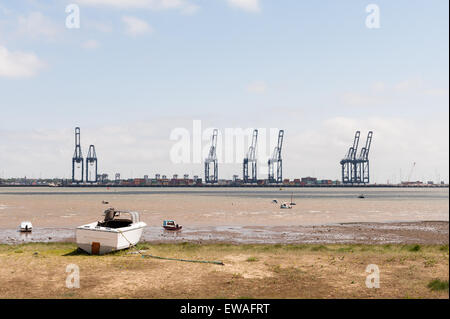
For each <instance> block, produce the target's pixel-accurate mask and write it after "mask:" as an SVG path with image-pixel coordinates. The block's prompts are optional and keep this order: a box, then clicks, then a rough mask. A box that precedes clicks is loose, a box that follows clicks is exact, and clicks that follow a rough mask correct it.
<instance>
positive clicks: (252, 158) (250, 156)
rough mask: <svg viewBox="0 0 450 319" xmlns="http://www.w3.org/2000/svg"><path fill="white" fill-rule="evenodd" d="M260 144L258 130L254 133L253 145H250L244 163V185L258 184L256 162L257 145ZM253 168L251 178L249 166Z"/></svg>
mask: <svg viewBox="0 0 450 319" xmlns="http://www.w3.org/2000/svg"><path fill="white" fill-rule="evenodd" d="M257 142H258V130H254V131H253V136H252V144H251V145H250V147H249V149H248V152H247V156H246V157H245V158H244V163H243V171H244V172H243V179H244V183H256V182H257V160H256V143H257ZM249 163H250V166H251V174H252V175H251V177H250V176H249V171H248V166H249Z"/></svg>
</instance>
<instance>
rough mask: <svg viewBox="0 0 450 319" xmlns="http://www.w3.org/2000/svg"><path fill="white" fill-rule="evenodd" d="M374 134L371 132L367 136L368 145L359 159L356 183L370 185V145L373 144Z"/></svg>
mask: <svg viewBox="0 0 450 319" xmlns="http://www.w3.org/2000/svg"><path fill="white" fill-rule="evenodd" d="M372 136H373V132H372V131H369V133H368V134H367V139H366V145H365V146H364V147H363V148H362V149H361V153H360V154H359V157H358V159H357V170H356V171H357V178H356V183H363V184H369V183H370V172H369V152H370V145H371V144H372Z"/></svg>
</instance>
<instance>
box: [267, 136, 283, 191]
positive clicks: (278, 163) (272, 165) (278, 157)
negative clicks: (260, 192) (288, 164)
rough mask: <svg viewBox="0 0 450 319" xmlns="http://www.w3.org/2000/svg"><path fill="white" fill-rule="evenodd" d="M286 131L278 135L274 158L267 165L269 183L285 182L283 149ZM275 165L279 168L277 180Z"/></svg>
mask: <svg viewBox="0 0 450 319" xmlns="http://www.w3.org/2000/svg"><path fill="white" fill-rule="evenodd" d="M283 138H284V130H280V131H279V133H278V143H277V146H276V147H275V148H274V150H273V154H272V157H271V158H269V160H268V161H267V164H268V166H269V174H268V181H269V183H281V182H283V160H282V159H281V149H282V147H283ZM275 164H276V166H277V177H276V179H275Z"/></svg>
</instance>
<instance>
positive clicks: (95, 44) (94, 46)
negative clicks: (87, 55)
mask: <svg viewBox="0 0 450 319" xmlns="http://www.w3.org/2000/svg"><path fill="white" fill-rule="evenodd" d="M81 46H82V47H83V48H85V49H97V48H98V47H99V46H100V44H99V43H98V42H97V41H96V40H87V41H85V42H83V43H82V44H81Z"/></svg>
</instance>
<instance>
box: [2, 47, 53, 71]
mask: <svg viewBox="0 0 450 319" xmlns="http://www.w3.org/2000/svg"><path fill="white" fill-rule="evenodd" d="M43 66H44V63H43V62H42V61H41V60H39V58H38V57H37V56H36V55H35V54H33V53H26V52H19V51H16V52H10V51H9V50H8V49H7V48H5V47H2V46H0V77H2V76H3V77H30V76H33V75H35V74H36V73H37V71H38V70H39V69H41V68H42V67H43Z"/></svg>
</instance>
